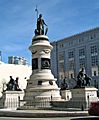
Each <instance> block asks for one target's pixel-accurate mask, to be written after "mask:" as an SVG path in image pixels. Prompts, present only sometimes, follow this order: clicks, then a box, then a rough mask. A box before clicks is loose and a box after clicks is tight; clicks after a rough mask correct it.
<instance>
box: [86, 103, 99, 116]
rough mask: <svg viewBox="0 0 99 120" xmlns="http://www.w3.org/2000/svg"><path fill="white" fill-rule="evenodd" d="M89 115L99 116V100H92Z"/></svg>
mask: <svg viewBox="0 0 99 120" xmlns="http://www.w3.org/2000/svg"><path fill="white" fill-rule="evenodd" d="M88 113H89V115H95V116H99V101H97V102H91V105H90V108H89V109H88Z"/></svg>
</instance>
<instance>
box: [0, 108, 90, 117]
mask: <svg viewBox="0 0 99 120" xmlns="http://www.w3.org/2000/svg"><path fill="white" fill-rule="evenodd" d="M78 116H88V112H86V111H83V112H79V111H78V112H77V111H76V112H67V111H49V112H48V111H45V112H44V111H43V112H42V111H40V110H39V111H35V112H33V111H20V110H16V111H0V117H23V118H47V117H78Z"/></svg>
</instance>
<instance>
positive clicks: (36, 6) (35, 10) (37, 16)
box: [35, 5, 38, 19]
mask: <svg viewBox="0 0 99 120" xmlns="http://www.w3.org/2000/svg"><path fill="white" fill-rule="evenodd" d="M35 11H36V12H37V19H38V9H37V5H36V9H35Z"/></svg>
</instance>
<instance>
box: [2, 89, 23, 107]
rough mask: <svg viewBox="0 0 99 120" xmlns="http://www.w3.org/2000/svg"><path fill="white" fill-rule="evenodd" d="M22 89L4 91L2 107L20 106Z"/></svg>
mask: <svg viewBox="0 0 99 120" xmlns="http://www.w3.org/2000/svg"><path fill="white" fill-rule="evenodd" d="M23 96H24V92H23V91H5V92H3V96H2V100H1V101H2V103H1V104H2V108H6V109H17V108H18V107H19V106H20V100H23Z"/></svg>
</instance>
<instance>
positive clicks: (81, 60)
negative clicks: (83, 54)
mask: <svg viewBox="0 0 99 120" xmlns="http://www.w3.org/2000/svg"><path fill="white" fill-rule="evenodd" d="M79 64H80V68H82V67H85V58H81V59H79Z"/></svg>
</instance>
